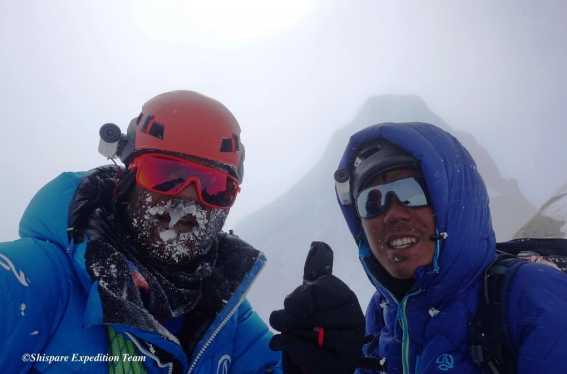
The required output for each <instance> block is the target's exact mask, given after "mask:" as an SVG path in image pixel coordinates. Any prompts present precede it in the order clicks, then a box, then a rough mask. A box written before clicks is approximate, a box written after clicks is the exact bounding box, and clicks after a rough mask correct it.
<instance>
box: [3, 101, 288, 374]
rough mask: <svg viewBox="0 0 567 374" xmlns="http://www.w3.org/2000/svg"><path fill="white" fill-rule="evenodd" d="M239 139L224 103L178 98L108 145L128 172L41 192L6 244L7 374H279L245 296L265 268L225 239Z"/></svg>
mask: <svg viewBox="0 0 567 374" xmlns="http://www.w3.org/2000/svg"><path fill="white" fill-rule="evenodd" d="M111 130H112V129H111ZM103 135H105V137H106V138H112V136H111V135H112V131H110V134H108V133H107V134H103ZM109 135H110V136H109ZM114 135H118V138H120V132H119V131H118V133H117V134H114ZM239 136H240V128H239V126H238V123H237V122H236V120H235V119H234V117H233V116H232V114H231V113H230V112H229V111H228V110H227V109H226V108H225V107H224V106H223V105H222V104H220V103H219V102H217V101H215V100H213V99H211V98H208V97H206V96H203V95H200V94H198V93H195V92H191V91H173V92H168V93H165V94H162V95H159V96H157V97H155V98H153V99H152V100H150V101H149V102H147V103H146V104H145V105H144V107H143V109H142V113H141V114H140V116H139V117H137V118H136V119H134V120H133V121H132V122H131V124H130V127H129V128H128V134H127V135H122V136H121V138H120V140H119V141H118V138H116V137H115V139H114V140H112V139H110V140H109V142H108V143H104V144H102V148H101V150H102V151H103V152H104V151H106V152H107V155H108V156H112V155H116V156H118V157H120V159H122V160H123V161H124V162H125V165H126V166H127V168H126V169H123V168H120V167H118V166H108V167H102V168H98V169H95V170H93V171H90V172H83V173H64V174H62V175H60V176H59V177H57V178H56V179H54V180H53V181H51V182H50V183H49V184H47V185H46V186H45V187H44V188H42V189H41V190H40V191H39V192H38V193H37V195H36V196H35V197H34V198H33V200H32V202H31V203H30V205H29V207H28V208H27V210H26V211H25V213H24V216H23V218H22V221H21V223H20V235H21V239H19V240H16V241H13V242H7V243H0V303H1V305H2V307H1V308H0V339H1V340H2V349H1V350H0V372H2V373H22V372H33V373H38V372H41V373H43V372H47V373H72V372H84V373H105V372H109V373H117V374H118V373H207V374H208V373H223V374H226V373H264V372H267V371H269V372H273V367H274V365H275V363H276V362H277V361H278V359H279V354H276V353H275V352H272V351H270V350H269V348H268V341H269V338H270V337H271V333H270V332H269V330H268V328H267V327H266V325H265V324H264V323H263V322H262V321H261V320H260V318H259V317H258V316H257V314H256V313H255V312H254V311H253V310H252V309H251V306H250V304H249V303H248V302H247V301H246V299H245V295H246V292H247V291H248V289H249V287H250V285H251V284H252V282H253V280H254V278H255V277H256V275H257V273H258V272H259V271H260V269H261V268H262V266H263V264H264V262H265V258H264V256H263V255H262V253H261V252H259V251H257V250H255V249H254V248H252V247H251V246H250V245H248V244H246V243H245V242H243V241H242V240H240V239H239V238H238V237H236V236H234V235H231V234H225V233H222V232H221V231H220V230H221V228H222V225H223V223H224V220H225V219H226V216H227V214H228V211H229V209H230V207H231V205H232V203H233V202H234V199H235V197H236V195H237V192H238V190H239V185H240V182H241V180H242V162H243V159H244V148H243V146H242V144H241V143H240V140H239ZM115 141H118V142H115ZM113 147H114V148H113ZM112 149H114V150H112ZM109 150H110V151H109Z"/></svg>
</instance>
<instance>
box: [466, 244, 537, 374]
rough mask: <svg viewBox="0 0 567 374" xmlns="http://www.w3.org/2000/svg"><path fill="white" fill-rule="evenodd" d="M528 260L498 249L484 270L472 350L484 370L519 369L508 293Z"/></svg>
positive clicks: (492, 373) (495, 373)
mask: <svg viewBox="0 0 567 374" xmlns="http://www.w3.org/2000/svg"><path fill="white" fill-rule="evenodd" d="M525 263H526V261H524V260H521V259H519V258H517V257H516V256H513V255H510V254H505V253H499V254H498V256H497V257H496V260H495V261H494V262H493V263H492V264H490V265H489V266H488V267H487V268H486V270H485V271H484V282H483V285H482V290H481V295H480V300H479V305H478V309H477V312H476V315H475V316H474V317H473V319H472V321H471V323H470V334H471V346H470V351H471V352H470V353H471V358H472V360H473V362H474V363H475V364H476V365H477V366H479V367H481V368H482V369H483V373H489V374H504V373H506V374H508V373H516V356H517V352H515V350H514V349H513V348H512V344H511V341H510V336H509V334H508V326H507V323H506V311H507V305H506V296H507V295H508V292H507V290H508V287H509V285H510V282H511V281H512V279H513V278H514V276H515V275H516V273H517V271H518V269H519V268H520V267H521V266H522V265H524V264H525Z"/></svg>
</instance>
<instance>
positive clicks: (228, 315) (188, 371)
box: [187, 265, 264, 374]
mask: <svg viewBox="0 0 567 374" xmlns="http://www.w3.org/2000/svg"><path fill="white" fill-rule="evenodd" d="M263 268H264V266H263V265H262V266H260V269H258V271H257V272H256V274H254V278H253V279H252V281H251V282H250V284H249V285H248V288H246V290H245V291H244V292H243V293H242V295H241V296H240V299H238V302H237V303H236V305H234V307H233V308H232V309H231V310H230V312H229V313H228V314H227V315H226V317H224V319H223V320H222V321H221V323H219V325H218V327H217V328H216V329H215V331H213V333H212V334H211V336H210V337H209V338H208V339H207V341H206V342H205V344H203V346H202V347H201V349H200V350H199V352H198V353H197V354H196V355H195V359H194V360H193V362H192V363H191V366H189V370H187V374H191V373H192V372H193V370H195V368H196V367H197V364H198V363H199V360H200V359H201V357H202V356H203V355H204V354H205V352H206V351H207V349H208V348H209V346H210V345H211V344H212V342H213V340H215V338H216V337H217V335H218V334H219V332H220V331H221V330H222V329H223V328H224V326H225V325H226V324H227V322H228V321H229V320H230V319H231V318H232V316H233V315H234V313H236V311H237V310H238V308H239V307H240V304H242V302H243V301H244V300H245V299H246V295H247V294H248V291H250V288H252V284H253V283H254V281H255V280H256V279H258V274H260V272H261V271H262V270H263Z"/></svg>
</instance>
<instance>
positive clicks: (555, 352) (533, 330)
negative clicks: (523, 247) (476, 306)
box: [507, 264, 567, 374]
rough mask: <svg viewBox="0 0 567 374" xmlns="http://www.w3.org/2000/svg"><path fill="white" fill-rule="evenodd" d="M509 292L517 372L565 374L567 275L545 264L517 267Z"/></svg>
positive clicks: (511, 332) (510, 327) (509, 311)
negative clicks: (516, 354) (516, 355)
mask: <svg viewBox="0 0 567 374" xmlns="http://www.w3.org/2000/svg"><path fill="white" fill-rule="evenodd" d="M509 290H510V291H509V295H508V300H507V302H508V307H507V310H508V312H507V313H508V316H507V321H508V323H509V325H510V326H509V329H508V331H509V332H510V338H511V341H512V343H513V345H514V346H515V347H517V353H518V361H517V364H518V373H546V374H555V373H557V374H559V373H561V374H564V373H567V360H566V357H567V275H566V274H565V273H562V272H560V271H558V270H555V269H553V268H551V267H549V266H546V265H540V264H526V265H523V266H522V267H521V268H520V269H518V273H517V274H516V276H515V277H514V279H513V280H512V283H511V285H510V288H509Z"/></svg>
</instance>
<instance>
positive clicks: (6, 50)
mask: <svg viewBox="0 0 567 374" xmlns="http://www.w3.org/2000/svg"><path fill="white" fill-rule="evenodd" d="M161 3H162V4H166V5H167V7H168V8H167V9H168V10H159V9H156V8H155V4H156V2H154V3H153V4H154V5H153V6H154V8H150V5H151V4H152V3H151V2H149V1H131V2H126V1H125V2H110V1H96V2H94V1H86V0H81V1H72V2H70V1H63V0H50V1H26V2H15V1H7V0H0V43H1V46H2V48H0V76H1V82H2V84H1V87H2V89H1V90H0V116H1V118H2V125H1V128H2V130H3V134H2V137H1V139H2V145H3V152H2V155H3V157H1V158H0V180H1V181H2V182H1V191H2V192H3V193H2V194H1V195H0V206H1V207H2V213H1V218H2V219H1V220H0V240H9V239H13V238H15V235H16V227H17V221H18V219H19V217H20V215H21V213H22V211H23V209H24V207H25V206H26V204H27V202H28V200H29V199H30V198H31V197H32V196H33V193H34V192H35V191H36V190H37V189H38V188H39V187H40V186H41V185H43V184H44V183H45V182H47V181H48V180H50V179H51V178H53V177H54V176H56V175H57V174H58V173H59V172H61V171H64V170H84V169H88V168H92V167H95V166H97V165H99V164H102V163H104V160H103V158H102V157H101V156H99V155H98V154H97V151H96V148H97V144H98V129H99V127H100V125H101V124H102V123H104V122H110V121H112V122H115V123H117V124H119V125H120V126H121V127H122V128H123V130H125V128H126V125H127V123H128V121H129V120H130V118H132V117H134V116H135V115H137V114H138V112H139V110H140V107H141V104H142V103H143V102H144V101H146V100H147V99H149V98H150V97H152V96H154V95H156V94H158V93H161V92H163V91H166V90H171V89H193V90H197V91H200V92H202V93H205V94H207V95H209V96H212V97H215V98H217V99H219V100H220V101H222V102H224V103H225V104H226V105H227V106H228V107H229V108H230V109H231V110H232V111H233V112H234V114H235V115H236V117H237V118H238V119H239V122H240V124H241V127H242V129H243V136H242V139H243V141H244V143H245V145H246V148H247V157H246V176H245V183H244V185H243V192H242V193H241V196H240V198H239V201H238V202H237V204H236V205H235V207H234V208H233V212H232V216H231V221H230V222H231V223H234V222H237V221H238V220H239V219H240V218H242V217H243V216H245V215H246V214H248V213H250V212H252V211H254V210H256V209H258V208H260V207H262V206H264V205H265V204H267V203H268V202H270V201H271V200H272V199H274V198H275V197H276V196H277V195H279V194H281V193H283V192H285V191H286V190H287V189H288V188H289V187H290V186H291V185H292V184H293V183H294V181H296V180H297V179H298V178H300V177H301V176H302V175H303V174H304V173H305V172H306V171H307V170H308V169H309V168H310V167H311V166H313V165H314V164H315V163H316V161H317V160H318V159H319V157H320V154H321V153H322V151H323V150H324V148H325V145H326V143H327V141H328V140H329V139H330V137H331V135H332V134H333V132H334V131H335V130H336V129H338V128H340V127H341V126H343V125H344V124H346V123H347V122H349V121H350V120H352V117H353V116H354V114H355V113H356V112H357V110H358V109H359V108H360V107H361V106H362V104H363V103H364V101H365V100H366V99H367V98H368V97H369V96H372V95H379V94H390V93H392V94H415V95H418V96H421V97H422V98H423V99H424V100H425V101H426V102H427V103H428V105H429V106H430V107H431V109H432V110H433V111H434V112H436V114H438V115H439V116H440V117H442V118H444V119H445V121H446V122H447V123H448V124H449V125H450V126H452V127H454V128H457V129H463V130H467V131H468V132H470V133H471V134H473V135H474V136H475V137H476V138H477V140H478V141H479V142H480V143H481V144H483V145H484V146H485V147H486V148H487V150H488V151H489V153H490V154H491V155H492V156H493V158H494V159H495V161H496V163H497V164H498V166H499V167H500V170H501V171H502V174H503V175H504V176H505V177H509V178H512V177H514V178H517V179H518V181H519V183H520V187H521V189H522V190H523V191H524V192H525V193H526V195H527V197H528V198H529V199H530V200H531V201H532V202H533V203H534V204H535V205H539V204H541V203H542V202H543V201H544V200H545V199H546V198H547V197H549V196H550V195H551V194H552V193H554V192H556V190H558V189H559V187H560V186H561V185H562V184H564V183H565V182H567V172H565V168H564V167H563V165H566V164H567V152H565V150H564V149H565V147H564V142H565V139H566V136H565V135H566V133H567V130H566V127H565V119H566V118H567V105H565V103H566V102H567V73H566V71H565V67H566V66H567V43H566V41H565V36H566V35H567V23H566V22H565V19H566V16H567V5H566V4H567V3H565V2H563V1H549V0H548V1H538V2H535V1H525V0H520V1H510V0H508V1H499V2H495V1H488V0H484V1H475V2H466V1H427V2H426V1H417V0H416V1H404V2H401V1H378V0H373V1H372V0H367V1H352V0H351V1H319V2H317V1H312V2H309V5H310V7H309V8H308V9H300V8H301V7H300V6H298V10H297V12H296V13H297V14H299V15H300V16H296V17H295V18H294V19H295V21H294V22H289V23H288V22H287V21H285V20H282V19H281V18H282V17H280V18H277V16H278V17H279V16H281V15H282V14H286V13H288V12H284V11H282V9H281V8H278V9H275V8H274V9H275V10H274V11H271V12H270V10H269V9H267V10H266V9H264V8H265V6H264V8H262V9H260V8H259V7H260V5H257V6H256V8H257V10H258V11H260V10H261V11H262V12H266V13H262V14H260V16H258V17H254V14H253V12H254V9H255V7H254V6H253V5H251V6H250V9H245V8H246V7H245V5H246V4H245V3H246V2H243V4H244V5H243V7H244V10H246V11H245V12H240V11H237V10H235V9H227V8H226V7H223V6H222V2H217V4H221V5H220V6H219V8H218V9H217V10H216V11H210V12H208V13H207V12H205V13H202V14H199V12H198V10H196V9H192V10H191V12H187V13H183V12H181V11H180V10H179V6H180V4H182V2H181V1H177V2H176V1H162V2H161ZM294 4H295V3H294ZM294 6H297V4H295V5H294ZM168 12H169V14H168ZM223 12H224V13H223ZM289 13H290V14H291V15H293V14H294V12H292V11H291V10H290V12H289ZM227 14H228V15H231V14H234V17H229V16H227ZM180 15H181V16H183V15H185V16H184V17H185V18H183V17H181V16H180ZM168 17H169V18H168ZM207 17H208V19H207ZM270 17H274V18H273V19H270ZM290 17H291V16H290ZM283 18H285V17H283ZM168 20H171V22H168ZM267 20H269V21H270V20H271V22H267ZM254 22H258V26H257V29H258V30H256V31H257V32H256V33H255V32H254V30H255V27H256V26H255V24H254ZM270 24H273V25H274V27H272V29H274V30H277V32H275V33H274V32H271V33H268V32H267V31H265V30H266V29H270V27H267V26H266V25H270ZM191 25H192V26H191ZM207 25H209V26H210V27H216V28H217V30H220V31H219V32H218V34H214V33H215V32H214V30H213V29H210V28H207V27H208V26H207ZM211 25H212V26H211ZM170 26H171V27H170ZM185 26H187V27H188V28H187V29H185V28H184V27H185ZM260 26H261V27H260ZM166 29H167V30H170V31H171V30H173V31H174V32H176V34H175V37H173V36H171V38H170V39H169V41H167V40H163V39H164V35H165V38H167V33H166V32H162V33H160V32H158V31H156V30H166ZM203 30H205V31H203ZM207 30H208V31H207ZM211 30H212V31H211ZM226 30H229V31H230V30H233V33H232V34H233V36H234V38H233V39H231V41H229V42H226V41H224V42H223V40H225V39H226V35H231V33H230V32H229V33H227V32H226ZM239 30H240V32H239ZM250 30H252V31H250ZM262 30H264V31H262ZM245 31H246V32H245ZM184 33H186V35H185V37H184ZM170 35H171V34H170ZM180 35H181V37H180ZM196 35H197V36H196ZM215 35H216V36H215ZM219 35H220V36H219ZM223 35H224V36H223ZM208 38H209V39H208ZM223 38H225V39H223ZM338 157H339V155H337V159H338ZM329 183H331V179H329Z"/></svg>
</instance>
